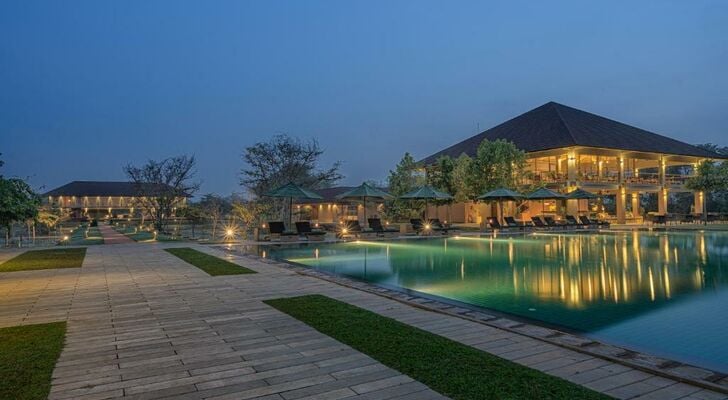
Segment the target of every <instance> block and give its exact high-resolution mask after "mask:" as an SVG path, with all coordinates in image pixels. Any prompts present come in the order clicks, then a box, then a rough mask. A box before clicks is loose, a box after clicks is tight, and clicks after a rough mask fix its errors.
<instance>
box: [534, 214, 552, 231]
mask: <svg viewBox="0 0 728 400" xmlns="http://www.w3.org/2000/svg"><path fill="white" fill-rule="evenodd" d="M531 222H533V225H534V226H535V227H536V228H538V229H549V227H548V226H547V225H546V224H544V222H543V220H542V219H541V217H539V216H535V217H531Z"/></svg>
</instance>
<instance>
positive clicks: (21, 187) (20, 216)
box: [0, 176, 40, 244]
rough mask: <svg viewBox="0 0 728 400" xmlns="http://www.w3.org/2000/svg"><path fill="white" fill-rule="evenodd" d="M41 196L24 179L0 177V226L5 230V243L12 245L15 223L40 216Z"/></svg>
mask: <svg viewBox="0 0 728 400" xmlns="http://www.w3.org/2000/svg"><path fill="white" fill-rule="evenodd" d="M39 207H40V196H38V195H37V194H36V193H35V192H34V191H33V189H31V188H30V186H29V185H28V184H27V183H26V182H25V181H24V180H22V179H19V178H9V179H5V178H3V177H2V176H0V226H2V227H4V228H5V243H6V244H8V243H10V232H11V229H12V225H13V223H14V222H19V221H27V220H28V219H34V218H35V217H36V216H37V215H38V208H39Z"/></svg>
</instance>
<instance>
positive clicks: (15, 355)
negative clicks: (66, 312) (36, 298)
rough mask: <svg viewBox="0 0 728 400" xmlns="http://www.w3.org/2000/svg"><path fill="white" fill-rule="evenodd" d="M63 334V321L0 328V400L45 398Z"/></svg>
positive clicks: (49, 387) (64, 326) (64, 327)
mask: <svg viewBox="0 0 728 400" xmlns="http://www.w3.org/2000/svg"><path fill="white" fill-rule="evenodd" d="M65 334H66V323H65V322H54V323H50V324H38V325H23V326H13V327H10V328H2V329H0V399H24V400H35V399H38V400H40V399H45V398H47V397H48V392H49V391H50V389H51V374H52V373H53V367H54V366H55V365H56V361H57V360H58V356H59V355H60V354H61V349H62V348H63V338H64V336H65Z"/></svg>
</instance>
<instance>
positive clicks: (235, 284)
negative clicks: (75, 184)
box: [0, 243, 728, 400]
mask: <svg viewBox="0 0 728 400" xmlns="http://www.w3.org/2000/svg"><path fill="white" fill-rule="evenodd" d="M181 246H183V247H194V248H196V249H198V250H200V251H203V252H207V253H210V254H214V255H218V256H221V257H226V258H227V259H228V260H230V261H232V262H235V263H239V264H241V265H245V266H246V267H248V268H250V269H253V270H255V271H257V272H259V273H258V274H253V275H234V276H218V277H211V276H208V275H207V274H206V273H204V272H203V271H201V270H199V269H197V268H195V267H193V266H192V265H189V264H187V263H185V262H184V261H182V260H180V259H178V258H176V257H174V256H173V255H171V254H169V253H167V252H165V251H162V249H163V248H167V247H181ZM18 253H19V251H2V252H0V262H2V261H4V260H6V259H9V258H11V257H12V256H14V255H16V254H18ZM0 293H3V297H2V300H0V301H1V302H2V303H1V304H2V307H0V327H5V326H14V325H21V324H33V323H43V322H51V321H63V320H65V321H68V332H67V338H66V345H65V348H64V349H63V352H62V354H61V357H60V359H59V361H58V363H57V365H56V368H55V370H54V373H53V382H52V388H51V394H50V396H49V398H50V399H110V398H134V399H153V398H177V399H249V398H261V399H262V398H264V399H279V400H281V399H285V400H292V399H314V398H320V399H339V398H360V399H394V398H397V399H435V398H443V397H442V396H440V395H439V394H437V393H435V392H433V391H431V390H430V389H429V388H427V387H426V386H425V385H423V384H422V383H419V382H417V381H414V380H412V379H411V378H409V377H407V376H405V375H403V374H401V373H399V372H397V371H395V370H392V369H390V368H388V367H386V366H384V365H382V364H380V363H378V362H377V361H375V360H373V359H371V358H369V357H367V356H366V355H364V354H361V353H359V352H357V351H355V350H353V349H351V348H350V347H348V346H346V345H343V344H341V343H339V342H337V341H335V340H333V339H331V338H329V337H327V336H325V335H323V334H322V333H320V332H318V331H315V330H313V329H312V328H310V327H308V326H307V325H305V324H303V323H301V322H299V321H298V320H296V319H294V318H292V317H290V316H288V315H286V314H283V313H281V312H279V311H277V310H275V309H273V308H271V307H269V306H267V305H265V304H264V303H262V300H265V299H270V298H277V297H288V296H297V295H302V294H312V293H319V294H324V295H326V296H330V297H332V298H336V299H339V300H341V301H345V302H349V303H351V304H354V305H357V306H359V307H363V308H365V309H368V310H371V311H374V312H377V313H379V314H381V315H384V316H388V317H391V318H395V319H397V320H399V321H402V322H404V323H407V324H410V325H412V326H416V327H418V328H421V329H424V330H427V331H430V332H432V333H436V334H439V335H442V336H445V337H448V338H450V339H452V340H456V341H458V342H461V343H464V344H467V345H470V346H473V347H475V348H478V349H481V350H483V351H486V352H489V353H492V354H496V355H498V356H500V357H503V358H505V359H509V360H512V361H514V362H516V363H519V364H522V365H525V366H529V367H531V368H535V369H538V370H541V371H544V372H546V373H548V374H551V375H555V376H559V377H562V378H564V379H567V380H569V381H572V382H575V383H578V384H581V385H584V386H586V387H589V388H592V389H594V390H597V391H601V392H604V393H607V394H609V395H611V396H614V397H616V398H624V399H627V398H641V399H661V400H662V399H664V400H669V399H695V400H697V399H703V400H705V399H728V395H726V394H724V393H718V392H714V391H711V390H707V389H705V388H701V387H698V386H694V385H690V384H686V383H683V382H679V381H678V380H675V379H670V378H666V377H664V376H657V375H655V374H651V373H649V372H645V371H641V370H638V369H635V368H630V367H628V366H625V365H624V364H620V363H616V362H611V361H608V360H605V359H603V358H598V357H594V356H590V355H588V354H584V353H582V352H578V351H574V350H570V349H568V348H564V347H561V346H557V345H554V344H551V343H547V342H544V341H543V340H538V339H535V338H533V337H530V336H528V335H524V334H520V333H518V332H514V331H513V329H510V328H507V327H504V328H499V327H497V326H491V325H487V324H483V323H479V322H477V321H473V320H470V319H468V318H462V317H458V316H456V315H449V314H447V313H443V312H433V311H428V310H426V309H423V308H422V307H417V306H414V305H411V304H406V303H405V302H402V301H397V300H396V299H392V298H388V297H385V296H381V295H379V294H376V293H372V292H370V291H367V290H359V289H356V288H352V287H349V286H346V285H342V284H339V283H336V282H332V281H330V280H327V279H321V278H319V277H315V276H309V275H303V274H300V273H298V272H296V271H295V270H294V269H291V268H288V267H286V266H282V265H281V264H279V263H275V262H270V261H266V260H261V259H258V258H256V257H248V256H241V255H231V254H226V253H225V252H223V251H222V250H219V249H215V248H211V247H207V246H199V245H193V244H173V243H166V244H153V243H132V244H115V245H105V246H91V247H88V250H87V256H86V259H85V261H84V264H83V267H82V268H70V269H57V270H39V271H26V272H9V273H0ZM433 367H436V366H433Z"/></svg>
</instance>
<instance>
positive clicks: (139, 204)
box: [43, 181, 187, 219]
mask: <svg viewBox="0 0 728 400" xmlns="http://www.w3.org/2000/svg"><path fill="white" fill-rule="evenodd" d="M155 188H157V186H156V185H151V186H150V185H149V184H145V186H144V187H140V185H139V184H136V183H133V182H106V181H73V182H70V183H67V184H65V185H63V186H60V187H57V188H55V189H53V190H51V191H49V192H46V193H44V194H43V203H44V205H47V206H52V207H58V208H60V209H62V210H63V211H64V212H65V213H67V215H68V216H69V217H70V218H71V219H84V218H88V219H108V218H116V219H120V218H126V219H128V218H140V217H142V216H147V215H148V214H147V213H148V211H149V210H146V209H145V206H144V204H145V202H143V201H140V200H141V197H140V194H141V193H150V192H153V191H154V190H155ZM150 190H151V191H150ZM186 200H187V199H186V197H181V198H180V199H179V203H180V205H184V204H186Z"/></svg>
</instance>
